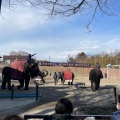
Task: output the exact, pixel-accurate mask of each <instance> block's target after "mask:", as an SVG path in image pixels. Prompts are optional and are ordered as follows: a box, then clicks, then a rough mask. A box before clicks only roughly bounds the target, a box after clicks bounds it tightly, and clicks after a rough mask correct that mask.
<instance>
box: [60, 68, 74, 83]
mask: <svg viewBox="0 0 120 120" xmlns="http://www.w3.org/2000/svg"><path fill="white" fill-rule="evenodd" d="M74 77H75V75H74V73H73V72H71V71H70V70H66V71H63V72H59V73H58V80H59V79H61V83H62V84H64V82H65V80H72V82H68V85H70V84H71V85H73V80H74Z"/></svg>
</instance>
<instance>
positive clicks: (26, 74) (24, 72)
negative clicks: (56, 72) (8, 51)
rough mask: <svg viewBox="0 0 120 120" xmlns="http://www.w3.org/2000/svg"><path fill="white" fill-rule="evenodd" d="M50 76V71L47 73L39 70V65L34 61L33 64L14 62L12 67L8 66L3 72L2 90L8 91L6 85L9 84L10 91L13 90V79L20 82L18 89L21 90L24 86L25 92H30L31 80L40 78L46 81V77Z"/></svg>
mask: <svg viewBox="0 0 120 120" xmlns="http://www.w3.org/2000/svg"><path fill="white" fill-rule="evenodd" d="M47 75H48V71H47V70H45V72H43V71H40V70H39V66H38V64H37V63H36V62H35V61H33V62H32V63H31V64H29V63H27V62H25V61H14V62H13V64H12V66H10V67H9V66H6V67H4V68H3V70H2V86H1V89H6V83H7V84H8V86H7V87H8V89H11V79H13V80H18V81H19V83H20V85H18V86H17V89H20V88H22V87H23V86H24V83H25V88H24V90H28V89H29V88H28V87H29V82H30V78H34V77H37V76H40V77H41V79H42V80H43V82H45V81H44V79H43V78H44V77H46V76H47Z"/></svg>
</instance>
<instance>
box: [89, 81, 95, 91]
mask: <svg viewBox="0 0 120 120" xmlns="http://www.w3.org/2000/svg"><path fill="white" fill-rule="evenodd" d="M90 82H91V89H92V91H95V90H96V89H95V86H96V84H95V82H94V81H93V80H90Z"/></svg>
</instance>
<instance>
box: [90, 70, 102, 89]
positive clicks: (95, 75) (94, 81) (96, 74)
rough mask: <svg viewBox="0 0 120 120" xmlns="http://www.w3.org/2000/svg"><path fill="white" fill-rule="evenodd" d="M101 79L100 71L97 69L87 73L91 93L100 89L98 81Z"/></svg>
mask: <svg viewBox="0 0 120 120" xmlns="http://www.w3.org/2000/svg"><path fill="white" fill-rule="evenodd" d="M102 78H103V74H102V71H101V70H100V69H98V68H94V69H92V70H91V71H90V72H89V80H90V82H91V89H92V90H93V91H95V90H98V89H99V88H100V79H102Z"/></svg>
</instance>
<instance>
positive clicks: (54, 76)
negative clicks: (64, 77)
mask: <svg viewBox="0 0 120 120" xmlns="http://www.w3.org/2000/svg"><path fill="white" fill-rule="evenodd" d="M57 77H58V75H57V73H56V72H55V73H54V75H53V78H54V82H55V85H56V84H57Z"/></svg>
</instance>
